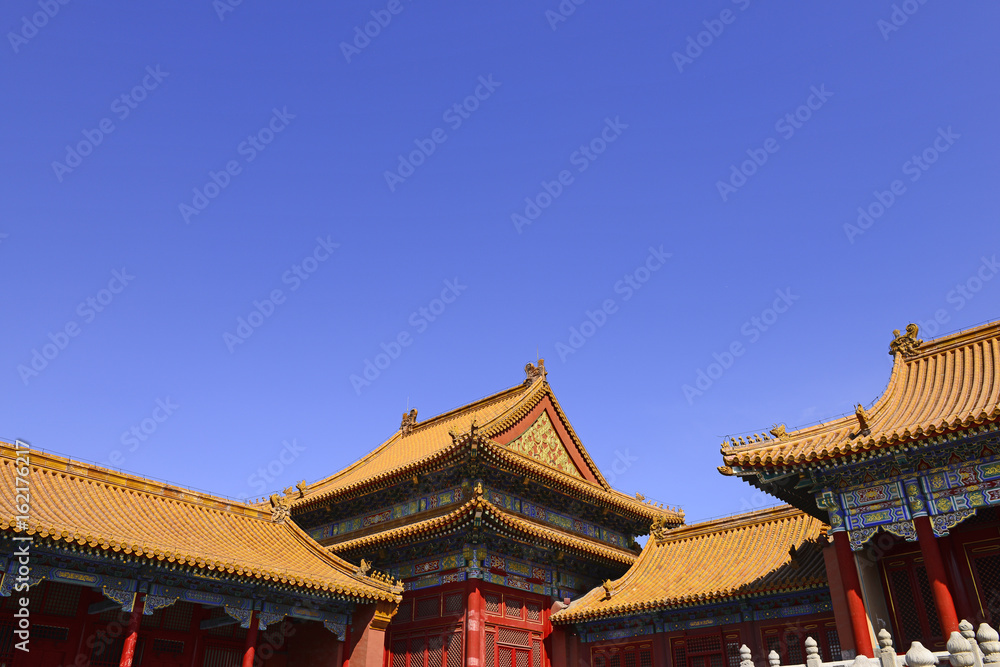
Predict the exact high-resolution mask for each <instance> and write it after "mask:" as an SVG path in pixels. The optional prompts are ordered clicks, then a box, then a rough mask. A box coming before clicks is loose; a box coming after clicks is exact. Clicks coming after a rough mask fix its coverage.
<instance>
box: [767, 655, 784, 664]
mask: <svg viewBox="0 0 1000 667" xmlns="http://www.w3.org/2000/svg"><path fill="white" fill-rule="evenodd" d="M767 664H768V665H770V667H778V666H779V665H781V656H780V655H778V652H777V651H771V652H770V653H768V654H767Z"/></svg>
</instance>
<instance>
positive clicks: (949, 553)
mask: <svg viewBox="0 0 1000 667" xmlns="http://www.w3.org/2000/svg"><path fill="white" fill-rule="evenodd" d="M938 544H939V545H940V547H941V556H942V557H943V558H944V563H945V567H946V568H947V570H948V584H949V588H950V589H951V590H952V591H953V592H954V594H955V608H956V610H957V611H958V614H959V617H960V618H964V619H966V620H968V621H970V622H972V623H973V624H976V622H977V620H978V617H977V612H976V607H975V606H974V605H973V604H972V602H971V599H970V598H969V592H968V591H967V590H966V588H965V582H964V581H963V580H962V572H961V569H960V568H961V565H960V564H959V562H958V558H957V557H956V556H955V549H956V548H959V549H960V548H961V546H959V547H956V546H955V542H954V540H952V538H951V535H949V536H947V537H942V538H940V539H939V540H938Z"/></svg>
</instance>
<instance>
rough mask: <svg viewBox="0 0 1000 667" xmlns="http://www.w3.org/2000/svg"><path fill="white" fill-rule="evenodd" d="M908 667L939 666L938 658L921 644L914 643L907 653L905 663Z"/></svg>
mask: <svg viewBox="0 0 1000 667" xmlns="http://www.w3.org/2000/svg"><path fill="white" fill-rule="evenodd" d="M903 662H905V663H906V666H907V667H931V665H936V664H937V658H935V657H934V654H933V653H931V652H930V651H928V650H927V648H926V647H924V645H923V644H921V643H920V642H913V644H911V645H910V650H909V651H907V652H906V658H905V659H904V661H903Z"/></svg>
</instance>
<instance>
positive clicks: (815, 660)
mask: <svg viewBox="0 0 1000 667" xmlns="http://www.w3.org/2000/svg"><path fill="white" fill-rule="evenodd" d="M805 645H806V667H819V665H820V663H822V662H823V659H822V658H821V657H819V647H818V646H817V645H816V640H815V639H813V638H812V637H806V641H805Z"/></svg>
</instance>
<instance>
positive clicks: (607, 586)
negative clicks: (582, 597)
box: [601, 579, 614, 600]
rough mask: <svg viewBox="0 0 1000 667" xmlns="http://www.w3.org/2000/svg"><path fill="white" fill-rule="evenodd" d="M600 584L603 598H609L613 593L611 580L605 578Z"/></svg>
mask: <svg viewBox="0 0 1000 667" xmlns="http://www.w3.org/2000/svg"><path fill="white" fill-rule="evenodd" d="M601 586H603V587H604V599H605V600H610V599H611V596H612V595H613V594H614V585H613V584H612V583H611V580H610V579H605V580H604V583H603V584H601Z"/></svg>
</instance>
